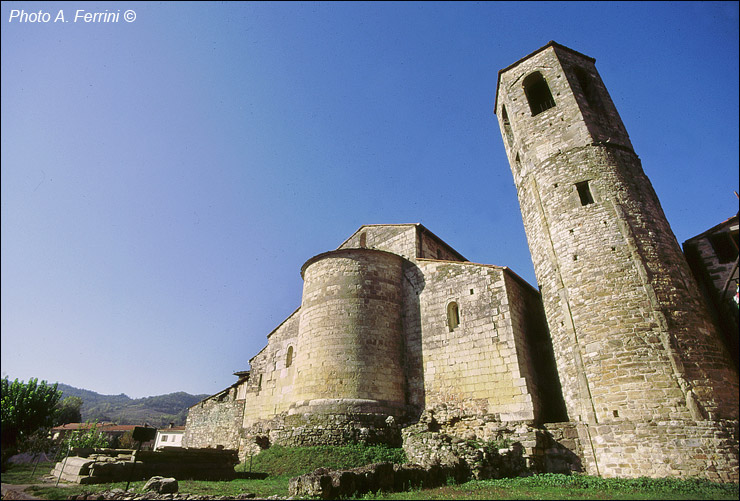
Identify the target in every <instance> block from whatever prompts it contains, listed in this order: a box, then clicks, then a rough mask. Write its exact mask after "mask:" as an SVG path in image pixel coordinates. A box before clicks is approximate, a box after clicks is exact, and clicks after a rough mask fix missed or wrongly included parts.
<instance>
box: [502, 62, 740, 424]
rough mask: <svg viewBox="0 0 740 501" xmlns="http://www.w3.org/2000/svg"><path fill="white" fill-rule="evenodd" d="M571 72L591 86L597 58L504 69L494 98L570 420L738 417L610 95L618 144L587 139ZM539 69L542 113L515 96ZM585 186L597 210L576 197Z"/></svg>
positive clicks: (723, 361) (711, 339)
mask: <svg viewBox="0 0 740 501" xmlns="http://www.w3.org/2000/svg"><path fill="white" fill-rule="evenodd" d="M576 64H578V65H581V66H583V67H585V68H588V69H589V71H590V72H591V74H592V75H596V76H597V74H596V73H595V69H593V68H592V66H593V62H592V60H589V59H588V58H584V57H582V56H576V55H573V54H572V53H571V52H568V51H562V50H559V49H557V48H552V47H551V48H548V49H545V50H543V51H541V52H539V53H537V54H536V55H535V56H533V57H532V58H530V59H527V60H524V61H522V62H520V63H519V64H518V66H516V67H514V68H512V69H508V70H507V72H504V73H503V74H502V75H501V83H500V89H501V90H500V93H499V96H498V101H499V110H498V111H499V112H501V107H502V106H504V105H506V106H507V110H508V111H507V112H508V116H509V117H510V120H511V123H510V127H511V128H512V129H513V137H514V140H513V141H511V142H510V143H509V142H508V140H505V142H507V151H508V153H509V158H510V161H511V167H512V172H513V173H514V178H515V182H516V184H517V191H518V195H519V201H520V205H521V208H522V215H523V219H524V223H525V228H526V230H527V237H528V241H529V244H530V249H531V251H532V257H533V261H534V264H535V271H536V273H537V277H538V281H539V283H540V286H541V291H542V296H543V300H544V303H545V310H546V312H547V317H548V322H549V324H550V332H551V334H552V339H553V344H554V346H555V354H556V358H557V360H558V368H559V373H560V378H561V381H562V385H563V392H564V394H565V400H566V405H567V406H568V412H569V414H570V416H571V418H574V419H577V420H578V419H583V420H587V421H589V422H595V421H598V422H605V421H610V420H613V419H615V418H627V419H631V420H636V419H637V420H639V419H650V418H662V419H692V418H693V419H696V418H699V419H701V418H702V417H705V416H714V417H728V418H732V417H737V403H738V400H737V393H738V386H737V384H738V383H737V373H736V372H735V373H734V374H733V371H732V370H731V369H730V367H729V365H728V363H729V359H728V358H727V356H726V353H723V352H722V351H721V350H720V349H718V345H717V343H716V336H717V335H716V332H715V331H714V330H713V328H712V326H711V323H710V322H709V320H708V316H707V314H706V310H705V309H704V308H703V305H702V304H701V302H700V301H699V300H698V294H696V293H695V292H696V290H695V289H696V286H695V284H694V283H693V279H692V277H691V275H690V273H689V271H688V267H687V266H686V264H685V260H684V259H683V256H682V254H681V252H680V249H679V247H678V244H677V242H676V241H675V238H674V237H673V234H672V232H671V231H670V227H669V225H668V223H667V221H666V220H665V216H664V215H663V212H662V209H661V208H660V204H659V202H658V200H657V197H656V196H655V194H654V191H653V190H652V187H651V185H650V182H649V181H648V180H647V177H645V175H644V173H643V172H642V168H641V166H640V164H639V160H638V159H637V157H636V155H634V153H633V152H631V145H630V144H629V141H628V138H627V137H626V135H625V134H623V133H622V127H621V126H620V125H619V124H621V121H619V120H618V114H616V110H615V109H612V106H613V105H611V104H610V103H611V101H610V100H609V99H607V98H608V94H605V95H604V96H602V98H603V99H602V105H603V106H606V110H605V111H604V112H603V113H605V114H606V115H609V116H608V120H606V122H605V123H611V124H612V126H613V129H614V137H613V139H612V140H611V142H610V143H609V144H607V145H600V144H596V143H593V141H595V140H597V141H598V139H599V138H598V137H596V136H594V135H593V134H595V133H594V132H593V130H592V129H593V127H592V126H593V125H594V124H591V123H589V122H588V121H587V119H588V116H587V115H584V114H583V113H582V112H581V109H582V107H583V106H585V105H584V103H582V102H581V101H579V99H580V97H579V96H578V95H576V94H573V93H572V92H571V87H570V85H572V82H573V80H572V78H570V77H569V76H568V75H569V71H571V70H572V67H573V66H574V65H576ZM533 71H539V72H540V73H541V74H542V75H543V76H544V77H545V80H546V81H547V83H548V84H549V86H550V88H551V91H552V94H553V98H554V100H555V103H556V106H555V107H553V108H550V109H548V110H546V111H544V112H542V113H540V114H538V115H536V116H532V114H531V111H530V110H529V109H528V108H529V107H528V105H527V98H526V96H525V95H524V91H523V89H522V88H521V79H522V76H523V75H528V74H530V73H531V72H533ZM517 82H518V83H517ZM599 85H601V84H600V80H599ZM599 88H601V87H599ZM602 91H603V92H605V89H602ZM604 103H605V104H604ZM584 116H585V117H586V118H584ZM505 127H507V126H506V125H505V124H504V123H503V122H502V130H503V129H504V128H505ZM603 127H604V124H603V123H600V124H598V128H599V131H600V132H599V133H600V134H603V133H604V129H603ZM614 145H616V146H614ZM581 182H587V183H588V187H589V189H590V192H591V194H592V196H593V201H592V202H591V203H588V202H587V203H585V204H584V203H583V201H582V200H581V197H580V194H579V191H578V187H577V186H576V185H577V183H581Z"/></svg>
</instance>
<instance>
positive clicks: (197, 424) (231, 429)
mask: <svg viewBox="0 0 740 501" xmlns="http://www.w3.org/2000/svg"><path fill="white" fill-rule="evenodd" d="M243 415H244V400H234V399H231V398H229V396H228V395H227V396H226V399H225V400H221V401H219V400H217V399H206V400H204V401H203V402H200V403H198V404H195V405H194V406H193V407H191V408H190V410H189V411H188V417H187V420H186V422H185V433H184V434H183V438H182V446H183V447H188V448H203V447H213V448H215V447H218V446H221V447H223V448H225V449H234V450H236V449H238V448H239V429H240V427H241V424H242V419H243Z"/></svg>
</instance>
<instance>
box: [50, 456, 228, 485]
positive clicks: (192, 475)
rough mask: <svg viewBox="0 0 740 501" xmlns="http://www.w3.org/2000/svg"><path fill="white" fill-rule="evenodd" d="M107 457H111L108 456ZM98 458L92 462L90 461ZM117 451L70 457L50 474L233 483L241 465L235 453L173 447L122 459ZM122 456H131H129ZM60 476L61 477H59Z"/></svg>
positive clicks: (86, 479)
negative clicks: (236, 467)
mask: <svg viewBox="0 0 740 501" xmlns="http://www.w3.org/2000/svg"><path fill="white" fill-rule="evenodd" d="M107 454H112V455H110V456H108V455H107ZM93 457H94V458H95V459H90V458H93ZM120 457H121V456H119V455H117V452H116V451H115V450H113V451H111V450H109V449H105V450H96V451H94V453H91V455H90V457H89V458H79V457H68V458H66V460H62V461H60V462H58V463H57V464H56V465H55V466H54V469H53V470H52V472H51V475H53V476H54V477H57V478H61V479H62V480H65V481H67V482H75V483H80V484H92V483H106V482H120V481H123V480H145V479H148V478H150V477H152V476H160V477H164V476H168V477H175V478H180V479H201V480H231V479H233V478H234V477H235V476H236V472H235V471H234V466H235V465H236V464H237V463H238V461H239V460H238V457H237V452H236V451H235V450H222V449H189V448H181V447H173V448H170V449H167V450H164V451H137V452H136V454H135V455H134V457H135V459H136V461H134V460H133V459H128V460H125V461H124V460H120V459H119V458H120ZM123 457H129V456H128V454H125V455H123ZM60 473H61V477H60Z"/></svg>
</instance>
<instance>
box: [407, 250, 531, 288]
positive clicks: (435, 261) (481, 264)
mask: <svg viewBox="0 0 740 501" xmlns="http://www.w3.org/2000/svg"><path fill="white" fill-rule="evenodd" d="M419 261H420V262H431V263H449V264H460V265H466V266H482V267H484V268H493V269H496V270H501V271H503V272H505V273H508V274H509V275H511V277H512V278H513V279H515V280H516V281H518V282H521V283H522V285H526V286H527V287H529V288H530V289H532V290H533V291H534V292H536V293H537V294H539V293H540V291H539V290H538V289H537V288H536V287H534V286H533V285H532V284H530V283H529V282H527V281H526V280H524V279H523V278H522V277H520V276H519V275H518V274H517V273H516V272H515V271H514V270H512V269H511V268H509V267H508V266H498V265H496V264H484V263H473V262H472V261H449V260H445V259H429V258H419Z"/></svg>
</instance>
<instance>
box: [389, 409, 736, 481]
mask: <svg viewBox="0 0 740 501" xmlns="http://www.w3.org/2000/svg"><path fill="white" fill-rule="evenodd" d="M738 435H739V432H738V421H691V420H673V421H632V420H626V419H624V420H614V421H611V422H607V423H601V424H596V425H589V424H586V423H574V422H563V423H546V424H544V425H539V426H535V425H533V424H532V423H530V422H520V423H511V422H506V423H502V422H501V421H499V420H497V417H496V416H495V415H483V414H466V413H465V412H464V411H461V410H460V409H457V408H450V407H446V406H438V407H435V408H434V409H431V410H428V411H425V412H424V413H422V416H421V418H420V420H419V422H418V423H416V424H414V425H412V426H409V427H407V428H404V430H403V431H402V436H403V447H404V450H405V451H406V455H407V457H408V459H409V461H411V462H414V463H419V464H421V465H424V466H427V465H435V464H437V465H452V464H456V463H457V462H461V463H463V464H464V465H465V467H466V468H468V469H469V471H470V476H471V477H473V478H499V477H502V476H512V475H520V474H525V473H570V472H584V473H587V474H589V475H597V476H602V477H622V478H636V477H642V476H646V477H652V478H660V477H678V478H695V477H699V478H706V479H708V480H712V481H720V482H737V481H738V471H739V470H740V467H739V457H738ZM507 448H508V450H507Z"/></svg>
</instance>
